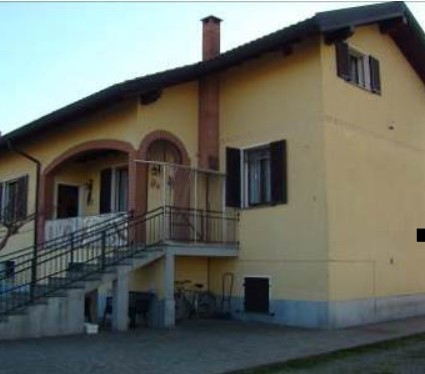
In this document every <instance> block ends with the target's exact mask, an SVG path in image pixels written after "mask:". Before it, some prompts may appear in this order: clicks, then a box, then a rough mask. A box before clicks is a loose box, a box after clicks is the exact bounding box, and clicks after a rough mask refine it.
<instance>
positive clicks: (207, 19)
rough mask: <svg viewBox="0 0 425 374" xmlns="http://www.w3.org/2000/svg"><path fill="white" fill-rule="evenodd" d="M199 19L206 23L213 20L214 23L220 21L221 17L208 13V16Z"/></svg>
mask: <svg viewBox="0 0 425 374" xmlns="http://www.w3.org/2000/svg"><path fill="white" fill-rule="evenodd" d="M201 21H202V22H203V23H207V22H210V21H212V22H214V23H220V22H221V21H223V20H222V19H220V18H218V17H216V16H213V15H210V16H207V17H205V18H202V19H201Z"/></svg>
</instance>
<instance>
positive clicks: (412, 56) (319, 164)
mask: <svg viewBox="0 0 425 374" xmlns="http://www.w3.org/2000/svg"><path fill="white" fill-rule="evenodd" d="M219 46H220V20H219V19H218V18H216V17H213V16H210V17H207V18H206V19H204V20H203V58H204V60H203V61H202V62H199V63H197V64H193V65H189V66H185V67H182V68H178V69H174V70H170V71H166V72H163V73H158V74H154V75H151V76H146V77H142V78H137V79H134V80H132V81H126V82H123V83H121V84H118V85H115V86H112V87H110V88H108V89H106V90H104V91H101V92H98V93H96V94H94V95H92V96H89V97H87V98H84V99H82V100H80V101H78V102H76V103H73V104H71V105H69V106H68V107H65V108H62V109H59V110H58V111H56V112H54V113H51V114H49V115H47V116H45V117H43V118H41V119H38V120H36V121H34V122H32V123H30V124H28V125H26V126H24V127H22V128H20V129H17V130H15V131H13V132H11V133H9V134H6V135H4V136H3V137H2V138H1V139H0V146H1V148H0V160H1V161H0V186H1V187H0V191H1V207H2V211H3V212H8V213H7V215H11V216H12V217H15V218H16V219H17V218H19V217H20V216H25V215H29V214H32V213H37V220H36V223H34V222H35V221H34V220H32V221H30V222H29V223H27V224H25V225H24V226H23V227H22V228H20V230H19V233H18V234H16V235H13V236H12V237H11V238H10V240H9V241H8V244H7V246H6V248H5V249H4V250H3V251H2V252H0V260H2V261H3V263H9V264H10V261H13V259H14V258H15V257H14V254H15V253H16V251H18V250H21V249H22V248H25V247H31V246H32V245H33V242H34V236H35V237H36V240H37V242H38V246H39V247H40V248H41V247H42V246H43V243H48V242H49V241H51V240H55V239H57V238H58V237H62V238H67V237H68V236H70V235H71V237H72V233H73V232H77V231H78V232H79V230H86V231H87V232H89V231H90V229H91V228H92V227H95V226H96V225H101V224H102V223H105V222H114V220H119V219H121V218H122V217H127V218H126V219H128V220H130V222H134V220H135V219H136V220H137V217H145V218H143V219H142V220H141V221H138V222H142V221H143V224H141V225H140V227H139V226H138V227H139V228H138V229H137V230H135V231H134V232H132V233H130V234H128V235H130V236H131V235H133V237H135V238H136V239H137V240H134V241H137V242H138V243H139V244H140V243H143V245H148V244H149V243H150V242H152V243H153V242H154V239H155V238H157V237H158V238H159V239H160V240H159V241H160V242H161V243H163V244H164V247H163V249H164V253H163V255H162V256H159V257H158V258H156V259H155V260H154V261H152V262H150V263H148V264H145V265H144V266H140V267H138V268H134V269H132V271H131V272H129V274H128V277H127V278H126V279H125V280H124V282H125V283H126V285H127V287H124V288H121V290H124V291H123V292H128V291H149V292H152V293H153V294H154V295H155V300H156V303H155V306H154V311H153V312H152V314H153V315H154V316H153V317H152V318H153V319H154V320H155V321H156V322H155V323H157V324H160V325H173V324H174V317H175V316H174V308H175V303H174V283H175V282H176V281H177V282H179V281H180V282H181V281H186V280H189V281H190V282H191V283H192V284H202V285H203V287H204V289H208V290H209V291H211V292H212V293H213V294H214V295H216V296H217V299H218V300H219V302H218V304H219V308H222V310H223V311H226V312H230V314H231V315H232V317H233V318H236V319H242V320H256V321H263V322H270V323H278V324H283V325H291V326H302V327H314V328H338V327H346V326H352V325H359V324H366V323H371V322H377V321H383V320H389V319H396V318H403V317H406V316H413V315H420V314H425V279H423V276H422V274H423V272H422V271H421V268H422V267H423V265H424V264H425V252H424V248H422V246H421V245H420V243H417V242H416V229H417V228H418V227H421V226H423V222H424V221H425V205H424V204H422V202H423V201H424V194H423V187H424V186H425V171H424V168H423V164H424V162H425V130H424V129H425V126H424V125H425V105H424V104H425V85H424V82H425V64H424V61H425V37H424V34H423V30H422V29H421V28H420V27H419V26H418V24H417V22H416V21H415V19H414V17H413V15H412V14H411V13H410V12H409V10H408V9H407V7H406V6H405V5H404V4H403V3H386V4H379V5H371V6H364V7H358V8H352V9H345V10H340V11H333V12H324V13H319V14H316V15H315V16H314V17H312V18H310V19H308V20H305V21H303V22H300V23H298V24H296V25H293V26H290V27H288V28H285V29H283V30H280V31H277V32H276V33H273V34H270V35H268V36H265V37H263V38H261V39H258V40H255V41H253V42H250V43H247V44H245V45H243V46H241V47H239V48H236V49H234V50H231V51H228V52H225V53H220V47H219ZM28 155H29V156H31V157H32V158H33V160H30V159H28V157H26V156H28ZM34 160H35V161H37V162H39V165H40V173H39V176H38V177H37V167H36V163H37V162H35V161H34ZM6 207H7V209H6ZM152 212H154V213H152ZM155 212H158V214H159V215H161V217H162V218H161V219H160V220H159V221H158V222H156V221H155V218H151V217H156V214H157V213H155ZM5 215H6V214H5V213H3V216H5ZM135 217H136V218H135ZM131 220H133V221H131ZM130 225H131V224H130ZM158 235H159V236H158ZM152 238H154V239H152ZM120 240H121V239H120ZM80 249H81V250H83V248H80ZM40 250H42V248H41V249H40ZM1 256H3V257H1ZM8 261H9V262H8ZM49 266H50V265H49ZM39 272H40V271H39ZM111 287H112V286H111V284H109V283H105V284H102V285H100V286H99V287H98V288H97V289H96V291H95V292H96V293H95V294H96V296H94V299H95V300H96V304H97V308H98V314H99V315H101V313H102V310H103V308H104V300H105V298H106V297H107V295H109V294H110V292H111ZM223 292H224V295H223ZM114 295H115V296H116V297H118V296H117V293H114Z"/></svg>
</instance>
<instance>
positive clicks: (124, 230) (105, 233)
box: [0, 206, 237, 316]
mask: <svg viewBox="0 0 425 374" xmlns="http://www.w3.org/2000/svg"><path fill="white" fill-rule="evenodd" d="M184 211H186V212H188V213H187V214H188V215H192V216H193V217H195V219H196V218H197V214H196V213H195V211H196V210H193V209H186V208H182V209H180V208H175V207H169V206H168V207H167V208H166V210H165V212H164V210H163V207H159V208H157V209H155V210H152V211H150V212H147V213H145V214H142V215H139V216H135V217H134V216H126V217H125V219H122V220H119V221H115V222H112V223H110V224H108V225H106V226H105V225H104V226H103V227H100V228H99V227H97V228H96V230H88V232H87V233H86V235H82V234H79V235H71V236H70V238H68V240H66V241H63V243H64V244H65V245H62V246H61V247H59V246H57V245H53V247H52V248H53V249H52V248H50V250H45V251H41V252H40V253H38V255H37V256H36V257H35V258H33V257H31V256H29V257H27V258H26V257H25V256H21V257H18V258H17V263H16V264H15V267H14V269H13V274H8V273H6V272H5V273H4V274H3V276H2V275H1V274H0V316H1V315H6V314H8V313H11V312H13V311H14V310H16V309H19V308H21V307H23V306H26V305H29V304H31V303H33V302H34V301H36V300H38V299H41V298H44V297H46V296H48V295H51V294H53V293H55V292H57V291H58V290H61V289H63V288H64V287H66V286H67V285H69V284H72V283H74V282H76V281H80V280H84V279H85V278H86V277H87V276H89V275H91V274H95V273H101V272H103V271H104V270H105V269H106V268H107V267H109V266H113V265H115V264H117V263H119V262H120V261H122V260H123V259H125V258H131V257H133V256H134V255H135V254H136V253H139V252H141V251H145V250H146V249H147V248H152V247H153V246H158V245H165V243H166V241H167V240H168V237H167V236H164V234H165V231H164V230H163V228H164V227H165V225H166V220H167V219H169V217H170V216H167V214H176V213H177V214H181V212H184ZM173 212H174V213H173ZM215 213H220V216H221V218H223V217H227V215H228V219H229V220H233V221H234V222H235V224H236V221H237V215H232V214H231V213H230V212H214V214H215ZM228 213H229V214H228ZM210 218H211V219H215V217H214V216H213V215H211V216H210ZM212 222H215V221H214V220H213V221H212ZM219 223H220V224H221V222H219ZM235 227H236V226H235ZM74 234H75V233H74ZM215 239H217V240H218V241H220V240H222V242H223V243H224V242H226V243H227V241H224V239H225V237H224V236H222V232H221V231H219V235H218V236H217V238H215ZM231 242H232V243H233V240H231ZM45 244H46V243H45ZM34 275H35V276H34Z"/></svg>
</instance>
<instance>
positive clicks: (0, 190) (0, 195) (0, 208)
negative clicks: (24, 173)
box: [0, 183, 3, 223]
mask: <svg viewBox="0 0 425 374" xmlns="http://www.w3.org/2000/svg"><path fill="white" fill-rule="evenodd" d="M2 220H3V183H0V223H1V222H2Z"/></svg>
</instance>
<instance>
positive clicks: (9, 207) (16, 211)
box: [0, 175, 28, 222]
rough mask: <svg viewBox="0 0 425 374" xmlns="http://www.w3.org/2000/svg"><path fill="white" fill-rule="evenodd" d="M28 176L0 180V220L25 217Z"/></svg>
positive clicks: (18, 219) (22, 218)
mask: <svg viewBox="0 0 425 374" xmlns="http://www.w3.org/2000/svg"><path fill="white" fill-rule="evenodd" d="M27 199H28V176H27V175H26V176H23V177H21V178H17V179H12V180H8V181H5V182H0V222H1V221H5V220H6V221H8V222H15V221H20V220H24V219H25V218H26V217H27Z"/></svg>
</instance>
